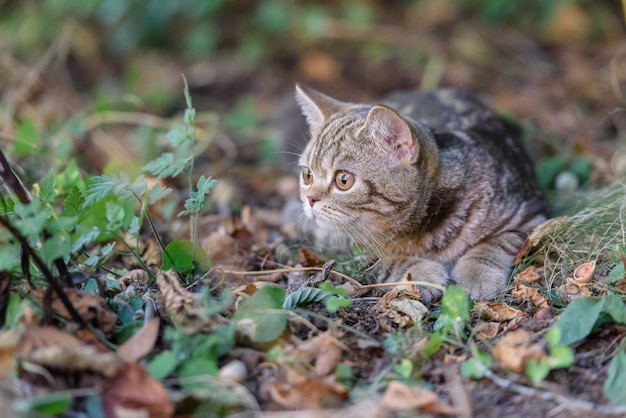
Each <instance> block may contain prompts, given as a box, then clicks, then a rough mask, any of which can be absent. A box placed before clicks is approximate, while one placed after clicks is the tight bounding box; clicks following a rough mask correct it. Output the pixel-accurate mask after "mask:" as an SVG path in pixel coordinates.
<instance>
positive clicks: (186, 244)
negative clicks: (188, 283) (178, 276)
mask: <svg viewBox="0 0 626 418" xmlns="http://www.w3.org/2000/svg"><path fill="white" fill-rule="evenodd" d="M161 257H162V261H163V264H162V265H161V269H162V270H174V271H176V272H178V273H186V272H189V271H191V270H193V269H194V260H193V242H191V241H189V240H182V239H177V240H173V241H172V242H170V243H169V244H168V245H167V247H165V251H164V252H163V254H162V256H161ZM211 266H212V264H211V258H210V257H209V255H208V254H207V253H206V251H205V250H204V249H203V248H202V247H196V265H195V270H196V271H197V272H206V271H208V270H210V269H211Z"/></svg>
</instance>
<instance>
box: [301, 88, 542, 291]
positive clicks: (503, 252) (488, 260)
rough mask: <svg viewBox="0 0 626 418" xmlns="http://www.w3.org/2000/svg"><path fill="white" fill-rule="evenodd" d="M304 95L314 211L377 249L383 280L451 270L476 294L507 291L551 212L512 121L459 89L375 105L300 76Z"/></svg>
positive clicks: (331, 226)
mask: <svg viewBox="0 0 626 418" xmlns="http://www.w3.org/2000/svg"><path fill="white" fill-rule="evenodd" d="M296 101H297V103H298V104H299V106H300V109H301V111H302V113H303V114H304V116H305V118H306V120H307V123H308V125H309V133H310V140H309V142H308V143H307V145H306V147H305V148H304V151H303V152H302V153H301V155H300V159H299V164H300V166H301V174H300V197H301V200H302V207H303V210H304V213H305V215H306V217H307V218H309V219H311V220H314V221H315V223H316V224H317V225H318V227H320V228H324V229H327V230H330V231H333V232H335V233H338V234H341V235H349V236H350V237H351V238H352V239H353V240H354V242H356V243H359V244H361V245H362V246H363V248H364V249H366V250H368V251H370V252H371V253H373V254H374V255H376V256H377V257H378V258H379V259H380V261H381V262H382V265H383V267H384V269H383V271H384V274H383V277H381V281H382V282H397V281H402V280H404V279H405V278H407V277H408V274H410V275H411V277H412V279H413V280H419V281H426V282H429V283H434V284H437V285H441V286H446V285H447V284H448V283H450V282H451V281H452V282H455V283H456V284H457V285H458V286H459V287H461V288H462V289H463V290H464V291H465V292H466V293H467V294H468V295H469V296H470V298H471V299H473V300H480V299H494V298H496V297H497V296H499V295H500V294H502V293H503V292H504V290H505V288H506V285H507V282H508V278H509V276H510V274H511V270H512V264H513V260H514V258H515V255H516V253H517V252H518V250H519V248H520V247H521V246H522V244H523V242H524V240H525V238H526V237H527V235H528V234H529V233H530V232H532V230H533V229H534V228H535V227H536V226H537V225H539V224H540V223H541V222H543V221H544V220H545V219H546V213H547V209H546V203H545V200H544V197H543V195H542V193H541V191H540V189H539V186H538V183H537V180H536V178H535V175H534V170H533V166H532V162H531V160H530V158H529V157H528V155H527V154H526V152H525V150H524V148H523V146H522V144H521V142H520V140H519V130H518V129H516V126H515V125H514V124H512V123H509V122H507V121H505V120H504V119H502V118H500V117H499V116H498V115H496V114H495V113H494V112H493V111H491V110H490V109H489V108H487V107H486V106H485V105H483V104H482V103H481V102H479V101H478V100H477V99H476V98H474V97H473V96H472V95H470V94H469V93H466V92H464V91H460V90H448V89H442V90H435V91H413V92H406V93H398V94H394V95H391V96H390V97H388V98H387V99H386V100H383V101H382V102H381V104H377V105H367V104H351V103H346V102H341V101H339V100H336V99H334V98H331V97H329V96H326V95H324V94H322V93H320V92H318V91H316V90H313V89H311V88H308V87H305V86H303V85H300V84H297V85H296ZM420 292H421V295H422V298H423V301H424V302H425V303H431V302H433V301H435V300H436V299H437V298H438V297H440V296H441V291H440V290H438V289H436V288H435V287H429V286H423V287H420Z"/></svg>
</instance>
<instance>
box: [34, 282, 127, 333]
mask: <svg viewBox="0 0 626 418" xmlns="http://www.w3.org/2000/svg"><path fill="white" fill-rule="evenodd" d="M63 291H64V292H65V295H66V296H67V298H68V299H69V300H70V302H71V303H72V305H73V306H74V308H75V309H76V311H78V313H79V314H80V316H81V317H82V318H83V319H84V320H85V321H86V322H88V323H92V324H94V325H96V326H98V327H99V328H100V329H102V330H103V331H104V332H110V331H112V330H113V327H114V326H115V323H116V322H117V315H116V314H115V313H114V312H113V311H111V309H110V308H109V306H108V305H107V303H106V302H105V301H104V299H103V298H102V297H100V296H99V295H96V294H94V293H88V292H84V291H82V290H78V289H72V288H66V289H63ZM31 294H32V296H33V299H35V301H36V302H37V303H38V304H40V305H42V304H43V303H44V300H43V299H44V290H43V289H41V288H37V289H32V290H31ZM51 308H52V311H53V312H54V313H56V314H57V315H59V316H62V317H63V318H65V319H70V320H71V319H72V317H71V315H70V313H69V312H68V311H67V309H66V308H65V305H64V304H63V302H61V299H60V298H59V297H58V295H57V294H56V293H53V294H52V302H51Z"/></svg>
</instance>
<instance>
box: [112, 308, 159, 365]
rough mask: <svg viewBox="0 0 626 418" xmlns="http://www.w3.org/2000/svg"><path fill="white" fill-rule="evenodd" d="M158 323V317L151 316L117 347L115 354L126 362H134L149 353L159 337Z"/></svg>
mask: <svg viewBox="0 0 626 418" xmlns="http://www.w3.org/2000/svg"><path fill="white" fill-rule="evenodd" d="M159 325H160V321H159V318H152V319H151V320H150V321H148V323H147V324H145V325H144V326H143V327H141V329H140V330H139V331H137V332H136V333H135V334H134V335H133V336H132V337H130V338H129V339H128V340H126V341H125V342H124V343H123V344H122V345H120V346H119V347H118V349H117V356H118V357H119V358H121V359H122V360H124V361H126V362H128V363H134V362H137V361H139V360H140V359H141V358H143V357H145V356H147V355H148V354H150V352H151V351H152V349H153V348H154V344H155V343H156V341H157V338H158V337H159Z"/></svg>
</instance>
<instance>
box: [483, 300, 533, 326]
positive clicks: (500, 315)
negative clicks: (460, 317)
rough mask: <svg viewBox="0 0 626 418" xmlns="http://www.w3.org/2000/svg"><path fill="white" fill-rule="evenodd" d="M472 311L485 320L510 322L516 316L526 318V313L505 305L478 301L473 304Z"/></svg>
mask: <svg viewBox="0 0 626 418" xmlns="http://www.w3.org/2000/svg"><path fill="white" fill-rule="evenodd" d="M474 311H475V312H478V314H479V315H480V316H481V317H482V318H485V319H492V320H494V321H501V322H502V321H510V320H511V319H513V318H517V317H518V316H528V314H527V313H526V312H523V311H520V310H519V309H515V308H513V307H511V306H509V305H507V304H506V303H497V302H486V301H480V302H476V303H475V304H474Z"/></svg>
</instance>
